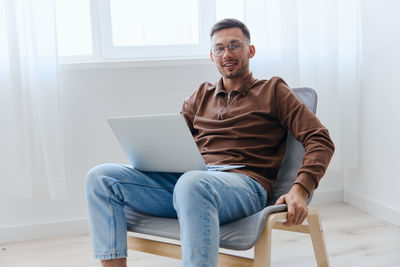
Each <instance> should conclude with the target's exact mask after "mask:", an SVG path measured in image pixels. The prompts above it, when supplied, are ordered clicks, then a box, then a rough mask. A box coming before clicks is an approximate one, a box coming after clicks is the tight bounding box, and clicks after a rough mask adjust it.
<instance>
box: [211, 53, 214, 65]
mask: <svg viewBox="0 0 400 267" xmlns="http://www.w3.org/2000/svg"><path fill="white" fill-rule="evenodd" d="M210 59H211V61H212V62H213V63H214V57H213V54H212V52H211V51H210Z"/></svg>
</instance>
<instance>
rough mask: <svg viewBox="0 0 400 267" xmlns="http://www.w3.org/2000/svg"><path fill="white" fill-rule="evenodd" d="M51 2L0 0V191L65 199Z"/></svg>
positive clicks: (28, 196)
mask: <svg viewBox="0 0 400 267" xmlns="http://www.w3.org/2000/svg"><path fill="white" fill-rule="evenodd" d="M55 29H56V26H55V8H54V1H53V0H35V1H31V0H0V125H1V126H0V127H1V131H0V164H1V165H0V194H1V195H9V196H13V197H23V198H30V197H32V195H33V194H34V192H35V190H34V188H35V181H37V180H41V179H47V185H48V192H49V195H50V196H51V198H52V199H55V200H61V199H65V198H66V185H65V174H64V173H65V172H64V160H63V159H64V155H63V144H62V140H63V138H62V127H61V115H60V105H59V91H58V69H57V57H56V52H57V50H56V32H55Z"/></svg>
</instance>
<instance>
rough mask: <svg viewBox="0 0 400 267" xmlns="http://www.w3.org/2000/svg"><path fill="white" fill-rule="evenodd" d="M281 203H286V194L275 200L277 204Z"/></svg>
mask: <svg viewBox="0 0 400 267" xmlns="http://www.w3.org/2000/svg"><path fill="white" fill-rule="evenodd" d="M280 204H285V196H284V195H282V196H280V197H279V198H278V200H277V201H276V202H275V205H280Z"/></svg>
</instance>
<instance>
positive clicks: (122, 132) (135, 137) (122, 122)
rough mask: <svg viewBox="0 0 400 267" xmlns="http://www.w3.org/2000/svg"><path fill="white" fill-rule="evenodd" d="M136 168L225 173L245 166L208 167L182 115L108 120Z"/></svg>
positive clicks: (159, 170) (143, 169)
mask: <svg viewBox="0 0 400 267" xmlns="http://www.w3.org/2000/svg"><path fill="white" fill-rule="evenodd" d="M107 120H108V123H109V124H110V126H111V128H112V130H113V131H114V134H115V136H116V137H117V139H118V142H119V143H120V145H121V147H122V149H123V151H124V152H125V154H126V155H127V156H128V159H129V161H130V163H131V164H132V166H133V167H134V168H137V169H138V170H141V171H155V172H186V171H189V170H211V171H224V170H229V169H233V168H241V167H244V166H245V165H208V166H207V165H206V164H205V162H204V159H203V157H202V156H201V154H200V151H199V149H198V147H197V145H196V142H195V141H194V139H193V136H192V134H191V132H190V130H189V127H188V126H187V124H186V121H185V119H184V118H183V116H182V115H181V114H162V115H144V116H131V117H117V118H108V119H107Z"/></svg>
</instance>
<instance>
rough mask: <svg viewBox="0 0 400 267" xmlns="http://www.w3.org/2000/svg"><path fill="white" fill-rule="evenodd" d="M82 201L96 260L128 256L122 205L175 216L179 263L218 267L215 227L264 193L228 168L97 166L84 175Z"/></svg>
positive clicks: (253, 207) (245, 212)
mask: <svg viewBox="0 0 400 267" xmlns="http://www.w3.org/2000/svg"><path fill="white" fill-rule="evenodd" d="M86 199H87V205H88V211H89V222H90V229H91V236H92V245H93V250H94V255H95V258H97V259H113V258H124V257H127V242H126V238H127V223H126V219H125V213H124V206H125V205H127V206H129V207H131V208H132V209H134V210H136V211H139V212H142V213H146V214H151V215H155V216H161V217H172V218H178V220H179V224H180V229H181V242H182V255H183V256H182V261H183V263H182V265H183V266H185V267H190V266H196V267H198V266H217V262H218V248H219V225H220V224H224V223H227V222H230V221H233V220H237V219H239V218H242V217H245V216H249V215H251V214H254V213H256V212H258V211H260V210H261V209H263V208H264V207H265V206H266V204H267V200H268V195H267V191H266V190H265V189H264V188H263V187H262V186H261V185H260V184H259V183H258V182H256V181H255V180H253V179H251V178H249V177H248V176H246V175H243V174H238V173H233V172H215V171H189V172H185V173H183V174H182V173H162V172H141V171H139V170H136V169H134V168H132V167H130V166H128V165H119V164H102V165H99V166H97V167H95V168H93V169H92V170H90V171H89V173H88V174H87V177H86Z"/></svg>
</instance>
